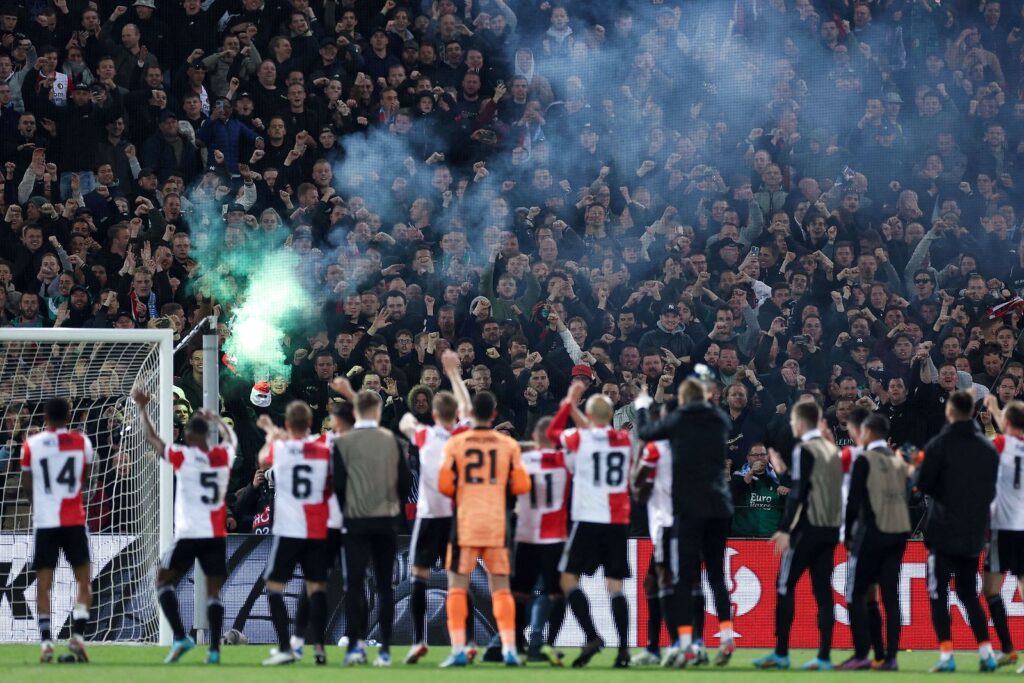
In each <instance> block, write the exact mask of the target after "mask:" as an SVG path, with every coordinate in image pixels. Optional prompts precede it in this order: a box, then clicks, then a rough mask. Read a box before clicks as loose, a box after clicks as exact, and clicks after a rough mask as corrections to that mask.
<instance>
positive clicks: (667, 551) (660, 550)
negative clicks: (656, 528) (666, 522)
mask: <svg viewBox="0 0 1024 683" xmlns="http://www.w3.org/2000/svg"><path fill="white" fill-rule="evenodd" d="M674 537H675V531H673V529H672V527H668V526H666V527H661V531H660V532H659V533H658V538H657V539H655V541H654V551H653V553H652V554H651V566H654V567H664V568H665V569H669V570H671V569H672V548H674V547H675V546H674V545H673V544H672V539H673V538H674Z"/></svg>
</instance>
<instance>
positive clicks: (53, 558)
mask: <svg viewBox="0 0 1024 683" xmlns="http://www.w3.org/2000/svg"><path fill="white" fill-rule="evenodd" d="M35 546H36V547H35V556H34V557H33V559H32V568H33V569H35V570H37V571H38V570H40V569H54V568H56V566H57V560H58V559H59V558H60V553H61V551H63V552H64V559H66V560H67V561H68V564H70V565H71V566H72V567H80V566H82V565H83V564H89V557H90V556H89V534H88V533H87V532H86V530H85V527H84V526H57V527H52V528H49V529H36V533H35Z"/></svg>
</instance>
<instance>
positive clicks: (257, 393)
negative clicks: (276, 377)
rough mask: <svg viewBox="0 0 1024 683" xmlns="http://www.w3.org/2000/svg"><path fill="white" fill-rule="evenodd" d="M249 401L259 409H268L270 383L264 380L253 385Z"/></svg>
mask: <svg viewBox="0 0 1024 683" xmlns="http://www.w3.org/2000/svg"><path fill="white" fill-rule="evenodd" d="M249 400H250V401H252V404H253V405H254V406H256V407H257V408H267V407H269V406H270V400H271V396H270V382H268V381H266V380H263V381H260V382H256V384H254V385H253V387H252V391H251V392H249Z"/></svg>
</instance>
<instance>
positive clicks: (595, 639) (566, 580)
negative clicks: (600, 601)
mask: <svg viewBox="0 0 1024 683" xmlns="http://www.w3.org/2000/svg"><path fill="white" fill-rule="evenodd" d="M561 585H562V592H563V593H565V601H566V604H567V605H568V606H569V609H571V610H572V613H573V615H574V616H575V617H576V621H577V622H579V625H580V628H582V629H583V635H584V637H585V638H586V643H585V644H584V645H583V648H582V649H581V650H580V654H579V656H577V657H576V659H574V660H573V662H572V666H573V668H574V669H578V668H580V667H583V666H586V665H587V663H588V662H589V661H590V660H591V659H592V658H593V657H594V655H596V654H597V653H598V652H600V651H601V649H602V648H603V647H604V641H603V640H601V636H599V635H598V634H597V628H596V627H595V626H594V617H593V616H592V615H591V614H590V602H589V601H588V600H587V596H586V594H585V593H584V592H583V589H581V588H580V577H579V576H577V575H576V574H569V573H568V572H562V578H561ZM619 586H620V590H621V586H622V582H619Z"/></svg>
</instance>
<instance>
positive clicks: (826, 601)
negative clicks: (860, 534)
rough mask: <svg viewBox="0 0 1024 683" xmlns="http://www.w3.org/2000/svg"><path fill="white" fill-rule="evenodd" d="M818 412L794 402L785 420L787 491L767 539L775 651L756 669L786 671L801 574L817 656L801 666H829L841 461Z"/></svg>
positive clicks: (813, 668)
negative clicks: (774, 558) (773, 576)
mask: <svg viewBox="0 0 1024 683" xmlns="http://www.w3.org/2000/svg"><path fill="white" fill-rule="evenodd" d="M820 421H821V408H820V407H819V406H818V404H817V403H815V402H814V401H812V400H803V401H798V402H797V403H796V404H795V405H794V406H793V412H792V414H791V415H790V418H789V424H790V428H791V429H792V431H793V436H795V437H796V438H797V439H798V440H799V443H798V444H797V445H796V446H795V447H794V449H793V471H792V477H793V490H792V492H790V494H789V500H787V501H786V512H785V514H784V515H783V517H782V523H781V524H780V525H779V530H778V531H777V532H776V533H775V535H774V536H772V541H773V542H774V543H775V551H776V553H780V554H781V555H782V560H781V562H780V563H779V578H778V585H777V590H778V598H777V602H776V603H775V638H776V643H775V651H774V652H772V653H771V654H769V655H766V656H764V657H761V658H760V659H755V660H754V666H756V667H757V668H759V669H788V668H789V631H790V629H791V628H792V626H793V613H794V609H795V602H794V596H793V592H794V589H795V588H796V584H797V582H798V581H799V580H800V577H801V576H803V573H804V572H805V571H810V573H811V586H812V587H813V590H814V599H815V601H816V602H817V603H818V634H819V637H820V641H819V644H818V656H817V657H816V658H815V659H812V660H811V661H809V662H807V663H806V664H804V665H803V666H802V667H801V668H802V669H805V670H811V671H819V670H828V669H831V668H832V661H831V653H832V626H833V616H832V611H833V603H832V585H831V579H832V557H833V554H834V553H835V548H836V544H837V543H838V542H839V526H840V525H841V524H842V502H841V501H842V488H843V463H842V460H841V458H840V456H839V450H838V449H837V448H836V447H835V444H833V443H832V442H830V441H827V440H826V439H825V438H824V437H823V436H822V434H821V430H819V429H818V423H819V422H820Z"/></svg>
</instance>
